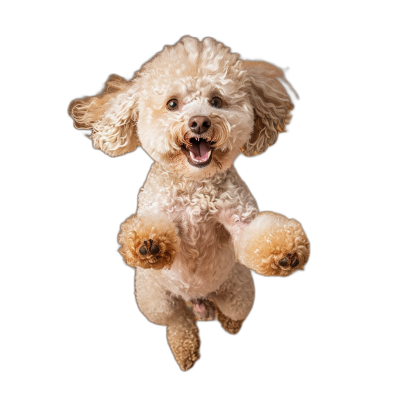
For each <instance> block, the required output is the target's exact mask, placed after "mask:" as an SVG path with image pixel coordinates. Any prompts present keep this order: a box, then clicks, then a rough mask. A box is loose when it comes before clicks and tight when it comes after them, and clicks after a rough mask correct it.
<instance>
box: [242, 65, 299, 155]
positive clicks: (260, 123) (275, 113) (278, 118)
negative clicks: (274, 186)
mask: <svg viewBox="0 0 400 400" xmlns="http://www.w3.org/2000/svg"><path fill="white" fill-rule="evenodd" d="M242 66H243V68H244V70H245V71H247V74H248V90H249V93H250V96H251V101H252V104H253V107H254V129H253V133H252V135H251V138H250V140H249V141H248V142H247V143H246V144H245V146H244V147H243V148H242V152H243V154H245V155H246V156H253V155H256V154H260V153H263V152H264V151H265V150H267V148H268V147H269V146H272V145H273V144H274V143H275V142H276V140H277V138H278V133H280V132H283V131H284V130H285V126H286V125H287V124H288V123H289V121H290V111H291V110H292V109H293V107H294V106H293V103H292V101H291V99H290V97H289V95H288V93H287V91H286V90H285V88H284V87H283V85H282V84H281V83H280V82H279V80H278V78H280V79H282V80H283V81H285V82H286V83H287V84H288V85H289V86H290V84H289V82H287V81H286V79H285V76H284V74H283V71H282V70H281V69H280V68H278V67H275V66H274V65H272V64H269V63H266V62H263V61H243V62H242ZM290 87H291V86H290Z"/></svg>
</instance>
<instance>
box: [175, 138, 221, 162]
mask: <svg viewBox="0 0 400 400" xmlns="http://www.w3.org/2000/svg"><path fill="white" fill-rule="evenodd" d="M212 144H213V143H212V142H208V141H207V140H206V139H202V138H194V137H193V138H191V139H190V141H189V144H188V145H186V144H183V145H182V150H183V153H184V154H185V155H186V157H187V160H188V163H189V164H190V165H192V166H193V167H197V168H203V167H206V166H207V165H208V164H210V162H211V159H212V152H213V150H214V149H213V148H212V147H211V146H212Z"/></svg>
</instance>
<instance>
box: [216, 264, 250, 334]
mask: <svg viewBox="0 0 400 400" xmlns="http://www.w3.org/2000/svg"><path fill="white" fill-rule="evenodd" d="M209 299H211V300H212V301H213V302H214V303H215V305H216V311H217V317H218V320H219V322H220V323H221V325H222V327H223V328H224V329H225V330H226V331H227V332H229V333H232V334H235V333H238V332H239V330H240V328H241V326H242V323H243V321H244V320H245V319H246V317H247V315H248V314H249V312H250V310H251V308H252V307H253V303H254V282H253V277H252V276H251V272H250V270H249V269H248V268H247V267H245V266H244V265H242V264H239V263H237V264H236V265H235V266H234V268H233V270H232V275H231V277H230V278H229V279H228V280H227V281H226V282H225V283H224V284H223V285H222V286H221V287H220V289H218V290H217V291H216V292H214V293H212V294H211V295H210V296H209Z"/></svg>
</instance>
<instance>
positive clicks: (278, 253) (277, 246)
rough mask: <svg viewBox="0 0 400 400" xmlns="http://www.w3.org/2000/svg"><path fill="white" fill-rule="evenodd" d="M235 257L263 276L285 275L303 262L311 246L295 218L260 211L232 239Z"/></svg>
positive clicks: (301, 266) (300, 267)
mask: <svg viewBox="0 0 400 400" xmlns="http://www.w3.org/2000/svg"><path fill="white" fill-rule="evenodd" d="M235 249H236V254H237V257H238V260H239V261H240V262H241V263H242V264H244V265H245V266H247V267H249V268H251V269H253V270H254V271H256V272H258V273H259V274H262V275H280V276H286V275H289V274H291V273H292V272H294V271H296V270H298V269H302V268H303V267H304V265H305V264H306V262H307V260H308V257H309V254H310V245H309V242H308V239H307V237H306V235H305V233H304V231H303V229H302V227H301V225H300V223H299V222H297V221H296V220H294V219H287V218H286V217H284V216H283V215H280V214H275V213H273V212H262V213H260V214H258V215H257V217H256V218H255V219H254V220H253V221H252V222H251V223H250V224H248V225H247V226H246V227H245V228H244V229H243V230H242V232H241V233H240V235H238V237H237V239H236V240H235Z"/></svg>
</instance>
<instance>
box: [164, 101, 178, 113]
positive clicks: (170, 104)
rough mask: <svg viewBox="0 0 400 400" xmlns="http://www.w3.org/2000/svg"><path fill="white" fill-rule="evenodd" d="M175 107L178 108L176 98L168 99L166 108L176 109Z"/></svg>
mask: <svg viewBox="0 0 400 400" xmlns="http://www.w3.org/2000/svg"><path fill="white" fill-rule="evenodd" d="M177 109H178V100H177V99H171V100H168V103H167V110H169V111H176V110H177Z"/></svg>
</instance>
